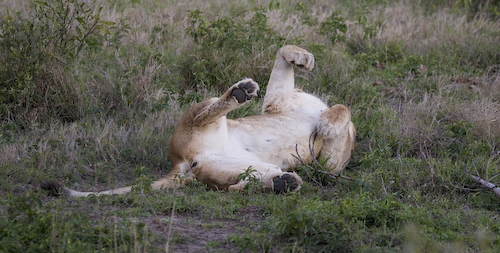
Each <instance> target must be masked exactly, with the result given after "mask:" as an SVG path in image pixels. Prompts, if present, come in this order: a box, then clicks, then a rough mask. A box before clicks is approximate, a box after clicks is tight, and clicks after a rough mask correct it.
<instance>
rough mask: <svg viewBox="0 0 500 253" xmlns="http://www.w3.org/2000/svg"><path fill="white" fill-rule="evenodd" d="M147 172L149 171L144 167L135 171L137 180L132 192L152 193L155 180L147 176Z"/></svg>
mask: <svg viewBox="0 0 500 253" xmlns="http://www.w3.org/2000/svg"><path fill="white" fill-rule="evenodd" d="M147 171H148V169H147V168H146V167H144V166H141V167H139V168H138V169H137V170H135V172H134V174H135V177H136V179H135V182H134V184H133V185H132V192H139V193H151V191H152V188H151V183H152V182H153V179H151V177H148V176H147Z"/></svg>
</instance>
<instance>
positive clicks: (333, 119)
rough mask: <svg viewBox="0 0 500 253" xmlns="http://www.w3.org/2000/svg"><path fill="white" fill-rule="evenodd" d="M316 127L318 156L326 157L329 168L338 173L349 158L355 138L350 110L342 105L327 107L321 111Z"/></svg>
mask: <svg viewBox="0 0 500 253" xmlns="http://www.w3.org/2000/svg"><path fill="white" fill-rule="evenodd" d="M316 129H317V131H318V132H317V138H320V141H322V148H321V151H320V153H319V157H320V158H322V159H328V160H327V166H328V167H329V168H330V170H332V171H333V172H335V173H340V171H341V170H342V169H343V168H344V167H345V166H346V165H347V163H348V162H349V159H350V158H351V153H352V150H353V149H354V142H355V138H356V129H355V128H354V125H353V124H352V122H351V112H350V111H349V109H348V108H347V107H345V106H343V105H335V106H333V107H331V108H328V109H326V110H325V111H323V112H322V113H321V116H320V120H319V123H318V126H317V128H316Z"/></svg>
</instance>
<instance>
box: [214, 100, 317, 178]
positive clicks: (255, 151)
mask: <svg viewBox="0 0 500 253" xmlns="http://www.w3.org/2000/svg"><path fill="white" fill-rule="evenodd" d="M320 114H321V110H320V109H318V108H302V109H299V110H295V111H293V112H290V113H286V114H269V115H261V116H254V117H248V118H241V119H237V120H234V121H232V122H230V120H228V139H227V142H226V143H225V145H224V149H223V151H222V153H223V155H225V156H230V157H237V158H241V159H245V160H249V161H260V162H266V163H271V164H275V165H277V166H279V167H280V168H281V169H283V170H288V169H293V168H295V167H296V166H297V164H298V161H297V160H296V159H295V158H294V157H293V156H292V154H294V155H296V146H297V149H298V151H299V155H300V156H301V157H303V158H304V159H307V158H306V157H310V154H309V137H310V135H311V133H312V132H313V130H314V128H315V127H316V125H317V123H318V120H319V116H320Z"/></svg>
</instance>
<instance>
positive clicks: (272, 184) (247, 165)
mask: <svg viewBox="0 0 500 253" xmlns="http://www.w3.org/2000/svg"><path fill="white" fill-rule="evenodd" d="M193 173H194V174H195V175H196V179H197V180H198V181H201V182H202V183H205V184H207V185H208V186H210V187H211V188H213V189H219V190H229V191H242V190H244V189H245V186H246V185H247V184H249V183H252V181H253V182H255V181H254V180H253V179H255V180H257V181H258V182H259V183H260V186H259V187H260V188H261V189H260V190H261V191H262V192H275V193H287V192H292V191H297V190H299V189H300V186H301V184H302V179H301V178H300V177H299V176H298V175H297V174H296V173H293V172H283V171H282V170H281V168H279V167H278V166H276V165H274V164H270V163H265V162H258V161H252V160H247V159H241V158H237V157H223V156H210V157H207V158H206V159H204V160H203V161H200V162H199V168H195V170H194V171H193Z"/></svg>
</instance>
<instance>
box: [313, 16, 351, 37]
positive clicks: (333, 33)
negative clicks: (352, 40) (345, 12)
mask: <svg viewBox="0 0 500 253" xmlns="http://www.w3.org/2000/svg"><path fill="white" fill-rule="evenodd" d="M346 32H347V25H346V20H345V19H344V17H342V14H341V13H340V12H338V11H335V12H333V13H332V14H331V15H330V16H329V17H328V18H326V19H325V20H324V21H323V22H321V24H320V28H319V33H320V34H321V35H325V36H327V37H328V39H329V40H330V42H332V44H336V43H338V42H344V41H345V40H346Z"/></svg>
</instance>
